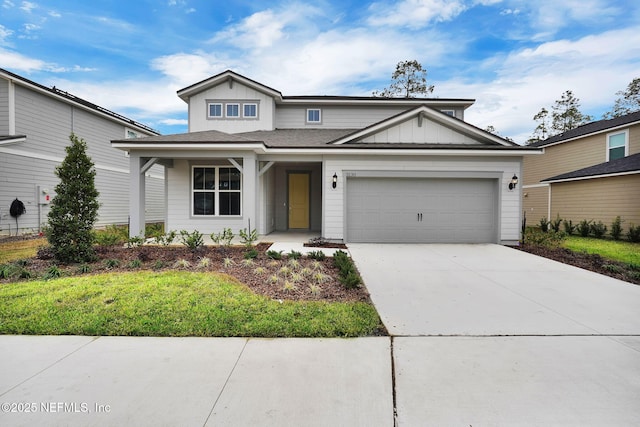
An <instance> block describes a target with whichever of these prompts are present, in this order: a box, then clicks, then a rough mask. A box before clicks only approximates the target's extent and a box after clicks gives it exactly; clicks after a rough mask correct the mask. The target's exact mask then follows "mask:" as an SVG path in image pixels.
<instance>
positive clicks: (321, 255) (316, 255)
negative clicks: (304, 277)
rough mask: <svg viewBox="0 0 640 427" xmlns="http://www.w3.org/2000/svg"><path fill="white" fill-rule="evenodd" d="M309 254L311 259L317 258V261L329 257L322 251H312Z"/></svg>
mask: <svg viewBox="0 0 640 427" xmlns="http://www.w3.org/2000/svg"><path fill="white" fill-rule="evenodd" d="M307 256H308V257H309V258H311V259H315V260H316V261H322V260H324V259H325V258H326V257H327V256H326V255H325V254H324V252H322V251H311V252H309V253H308V254H307Z"/></svg>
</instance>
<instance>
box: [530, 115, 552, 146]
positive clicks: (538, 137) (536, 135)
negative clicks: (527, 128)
mask: <svg viewBox="0 0 640 427" xmlns="http://www.w3.org/2000/svg"><path fill="white" fill-rule="evenodd" d="M533 120H535V121H536V122H538V126H536V128H535V129H534V130H533V135H531V138H529V139H528V140H527V144H533V143H534V142H538V141H543V140H545V139H547V138H548V137H549V110H547V109H546V108H544V107H542V109H541V110H540V111H539V112H538V114H536V115H535V116H533Z"/></svg>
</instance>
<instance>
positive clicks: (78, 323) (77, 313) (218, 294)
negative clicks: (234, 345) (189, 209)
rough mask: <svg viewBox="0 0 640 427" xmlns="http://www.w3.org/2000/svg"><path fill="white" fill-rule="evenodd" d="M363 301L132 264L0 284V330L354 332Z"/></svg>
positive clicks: (371, 321) (362, 331) (372, 318)
mask: <svg viewBox="0 0 640 427" xmlns="http://www.w3.org/2000/svg"><path fill="white" fill-rule="evenodd" d="M379 325H380V320H379V318H378V314H377V313H376V310H375V308H374V307H373V306H372V305H370V304H367V303H364V302H324V301H278V300H273V299H270V298H268V297H265V296H262V295H256V294H255V293H253V292H252V291H251V290H250V289H249V288H247V287H246V286H245V285H243V284H241V283H240V282H238V281H237V280H235V279H234V278H232V277H231V276H228V275H226V274H221V273H215V272H206V273H197V272H188V271H162V272H152V271H136V272H118V273H103V274H96V275H87V276H75V277H63V278H59V279H54V280H48V281H45V280H34V281H26V282H24V281H23V282H13V283H5V284H1V285H0V334H35V335H67V334H70V335H91V336H95V335H130V336H207V337H230V336H234V337H240V336H250V337H355V336H364V335H371V334H374V333H376V331H377V329H378V328H379Z"/></svg>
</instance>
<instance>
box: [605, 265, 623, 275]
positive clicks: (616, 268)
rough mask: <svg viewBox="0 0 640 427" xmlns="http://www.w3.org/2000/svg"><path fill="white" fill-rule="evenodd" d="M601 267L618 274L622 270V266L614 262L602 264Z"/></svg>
mask: <svg viewBox="0 0 640 427" xmlns="http://www.w3.org/2000/svg"><path fill="white" fill-rule="evenodd" d="M602 268H604V269H605V270H607V271H608V272H609V273H614V274H620V273H622V272H623V271H624V270H623V268H622V267H620V266H619V265H616V264H603V265H602Z"/></svg>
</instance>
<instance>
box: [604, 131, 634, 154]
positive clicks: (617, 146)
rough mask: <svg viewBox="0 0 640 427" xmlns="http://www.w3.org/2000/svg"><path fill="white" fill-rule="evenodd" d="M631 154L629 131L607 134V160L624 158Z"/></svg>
mask: <svg viewBox="0 0 640 427" xmlns="http://www.w3.org/2000/svg"><path fill="white" fill-rule="evenodd" d="M628 154H629V132H628V131H626V130H625V131H623V132H617V133H610V134H608V135H607V161H611V160H617V159H622V158H623V157H625V156H627V155H628Z"/></svg>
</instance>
